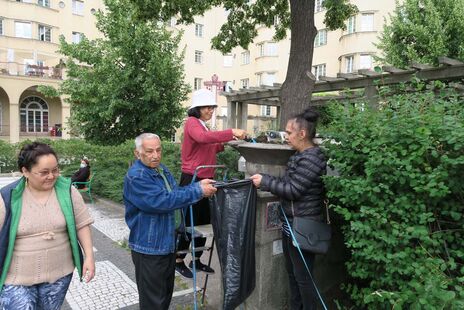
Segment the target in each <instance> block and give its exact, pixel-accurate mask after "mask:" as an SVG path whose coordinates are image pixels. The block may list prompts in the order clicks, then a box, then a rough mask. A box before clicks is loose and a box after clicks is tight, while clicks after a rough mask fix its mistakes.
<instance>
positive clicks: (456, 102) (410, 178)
mask: <svg viewBox="0 0 464 310" xmlns="http://www.w3.org/2000/svg"><path fill="white" fill-rule="evenodd" d="M383 99H384V102H383V103H382V105H381V107H380V109H379V110H378V111H373V110H370V109H362V108H360V107H362V105H359V104H357V105H355V106H357V107H358V108H349V107H348V105H345V106H341V105H338V106H335V105H334V106H332V108H331V123H330V125H329V127H328V129H327V132H325V133H324V134H325V136H328V137H330V138H331V139H332V140H330V141H326V142H325V143H324V146H325V148H326V149H327V152H328V156H329V158H330V161H329V164H330V165H331V166H332V167H333V168H335V169H336V170H337V171H338V173H339V176H330V177H326V179H325V182H326V186H327V190H328V195H329V198H330V199H331V202H332V204H333V205H332V206H333V207H334V208H335V211H336V212H337V213H339V214H340V215H342V216H343V217H344V219H345V221H346V222H345V224H344V225H343V227H342V229H343V232H344V236H345V243H346V246H347V247H348V249H349V250H350V251H351V258H350V260H349V261H348V262H347V269H348V272H349V273H350V275H351V277H352V278H353V280H352V281H351V282H350V283H349V284H346V285H345V289H346V290H347V291H348V292H349V293H350V295H351V298H352V300H353V301H354V302H355V304H356V308H358V309H359V308H367V309H464V291H463V287H464V286H463V284H464V238H463V235H464V217H463V209H464V194H463V193H464V182H463V176H464V174H463V171H464V99H463V97H462V96H461V97H460V96H459V95H458V94H456V93H455V92H454V91H452V90H449V89H441V90H435V91H423V92H420V93H414V94H397V95H394V96H389V97H388V98H383ZM358 103H359V102H358ZM365 106H368V105H367V103H366V105H365Z"/></svg>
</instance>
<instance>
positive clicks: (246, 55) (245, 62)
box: [242, 51, 250, 65]
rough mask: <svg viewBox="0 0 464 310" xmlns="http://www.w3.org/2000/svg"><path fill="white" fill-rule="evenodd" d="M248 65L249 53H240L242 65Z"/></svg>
mask: <svg viewBox="0 0 464 310" xmlns="http://www.w3.org/2000/svg"><path fill="white" fill-rule="evenodd" d="M249 63H250V51H245V52H243V53H242V65H248V64H249Z"/></svg>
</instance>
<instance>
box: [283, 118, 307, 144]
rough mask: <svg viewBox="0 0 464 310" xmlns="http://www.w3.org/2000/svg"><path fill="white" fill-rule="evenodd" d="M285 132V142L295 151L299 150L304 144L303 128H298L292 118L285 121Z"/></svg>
mask: <svg viewBox="0 0 464 310" xmlns="http://www.w3.org/2000/svg"><path fill="white" fill-rule="evenodd" d="M285 132H286V133H287V143H288V144H289V145H290V146H291V147H293V148H294V149H295V150H297V151H301V150H302V149H303V146H304V138H305V134H304V130H299V129H298V126H297V125H296V124H295V122H294V121H293V120H289V121H288V122H287V126H286V127H285Z"/></svg>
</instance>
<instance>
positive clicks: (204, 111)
mask: <svg viewBox="0 0 464 310" xmlns="http://www.w3.org/2000/svg"><path fill="white" fill-rule="evenodd" d="M214 108H215V106H207V107H202V108H200V119H201V120H202V121H205V122H206V121H209V120H210V119H211V118H212V117H213V113H214Z"/></svg>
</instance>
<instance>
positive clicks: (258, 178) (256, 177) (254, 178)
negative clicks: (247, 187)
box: [250, 174, 263, 187]
mask: <svg viewBox="0 0 464 310" xmlns="http://www.w3.org/2000/svg"><path fill="white" fill-rule="evenodd" d="M250 179H251V180H252V181H253V184H254V185H255V186H256V187H259V186H260V185H261V180H262V179H263V176H262V175H260V174H255V175H252V176H251V177H250Z"/></svg>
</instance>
